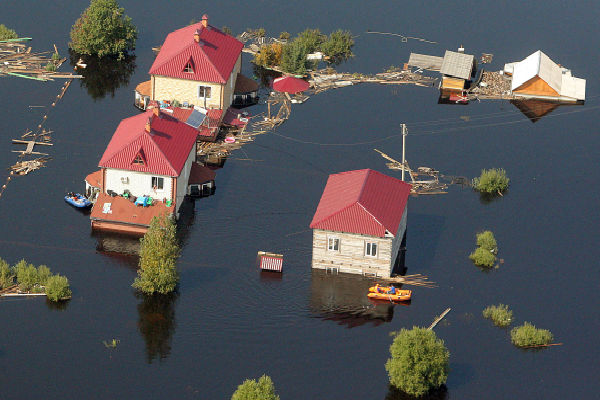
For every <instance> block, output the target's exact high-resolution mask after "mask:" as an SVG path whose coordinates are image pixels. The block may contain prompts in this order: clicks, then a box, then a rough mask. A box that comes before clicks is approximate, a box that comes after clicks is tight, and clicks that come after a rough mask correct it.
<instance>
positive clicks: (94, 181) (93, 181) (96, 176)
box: [85, 169, 103, 189]
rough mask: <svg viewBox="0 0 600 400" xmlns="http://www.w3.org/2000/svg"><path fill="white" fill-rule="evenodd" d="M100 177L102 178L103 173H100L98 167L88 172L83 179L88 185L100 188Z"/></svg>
mask: <svg viewBox="0 0 600 400" xmlns="http://www.w3.org/2000/svg"><path fill="white" fill-rule="evenodd" d="M102 179H103V174H102V170H101V169H99V170H98V171H96V172H92V173H91V174H89V175H88V176H86V177H85V181H86V182H87V183H88V185H90V186H93V187H97V188H100V189H101V188H102Z"/></svg>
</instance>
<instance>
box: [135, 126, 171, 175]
mask: <svg viewBox="0 0 600 400" xmlns="http://www.w3.org/2000/svg"><path fill="white" fill-rule="evenodd" d="M152 121H154V115H152ZM144 132H146V131H145V130H144V131H142V134H143V133H144ZM151 132H152V122H151V123H150V132H146V133H148V136H149V137H150V142H152V144H153V145H154V147H156V149H157V150H158V152H159V153H160V155H161V156H162V158H163V160H165V161H166V163H167V165H168V166H169V167H170V168H171V171H172V172H173V173H175V174H176V175H178V172H177V171H176V170H175V167H173V164H171V160H169V158H168V157H167V156H166V155H165V153H164V152H163V151H162V149H161V148H160V146H159V145H158V143H156V142H155V141H154V138H153V137H152V135H151V134H150V133H151Z"/></svg>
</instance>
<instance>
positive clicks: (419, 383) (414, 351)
mask: <svg viewBox="0 0 600 400" xmlns="http://www.w3.org/2000/svg"><path fill="white" fill-rule="evenodd" d="M390 353H391V358H389V359H388V360H387V362H386V364H385V369H386V370H387V372H388V375H389V378H390V383H391V384H392V385H393V386H395V387H397V388H398V389H400V390H402V391H403V392H406V393H408V394H411V395H413V396H421V395H423V394H425V393H426V392H428V391H429V390H431V389H433V388H437V387H439V386H441V385H443V384H444V383H446V380H447V379H448V359H449V358H450V353H449V352H448V350H447V349H446V346H445V345H444V341H443V340H441V339H438V338H437V336H436V334H435V332H433V331H431V330H428V329H425V328H419V327H413V328H412V329H410V330H408V329H404V328H403V329H402V330H400V332H399V333H398V334H397V335H396V337H395V339H394V342H393V343H392V345H391V346H390Z"/></svg>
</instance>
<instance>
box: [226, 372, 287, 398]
mask: <svg viewBox="0 0 600 400" xmlns="http://www.w3.org/2000/svg"><path fill="white" fill-rule="evenodd" d="M231 400H279V396H278V395H277V394H275V385H274V384H273V381H272V380H271V378H270V377H269V376H268V375H263V376H261V377H260V378H259V379H258V382H257V381H256V380H254V379H246V380H245V381H244V383H242V384H241V385H239V386H238V388H237V390H236V391H235V392H234V393H233V396H231Z"/></svg>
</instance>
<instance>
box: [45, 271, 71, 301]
mask: <svg viewBox="0 0 600 400" xmlns="http://www.w3.org/2000/svg"><path fill="white" fill-rule="evenodd" d="M46 297H47V298H48V300H50V301H61V300H67V299H69V298H71V289H70V288H69V280H68V279H67V278H66V277H64V276H61V275H58V274H57V275H52V276H50V277H49V278H48V281H47V282H46Z"/></svg>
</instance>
